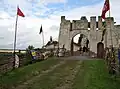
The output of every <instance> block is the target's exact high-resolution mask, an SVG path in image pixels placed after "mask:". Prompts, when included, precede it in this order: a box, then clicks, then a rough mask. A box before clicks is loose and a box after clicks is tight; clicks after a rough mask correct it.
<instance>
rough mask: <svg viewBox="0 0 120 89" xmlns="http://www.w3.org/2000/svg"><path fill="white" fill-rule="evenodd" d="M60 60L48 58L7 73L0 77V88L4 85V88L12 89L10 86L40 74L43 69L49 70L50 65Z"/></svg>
mask: <svg viewBox="0 0 120 89" xmlns="http://www.w3.org/2000/svg"><path fill="white" fill-rule="evenodd" d="M59 62H60V61H59V60H56V59H48V60H45V61H41V62H38V63H35V64H31V65H28V66H25V67H21V68H18V69H15V70H13V71H12V72H9V73H7V74H6V75H4V76H1V77H0V89H1V87H3V89H7V88H8V89H10V87H12V86H16V85H18V84H20V83H22V82H24V81H26V80H27V79H30V78H32V77H34V76H36V75H39V74H40V72H41V71H43V70H47V69H49V67H50V66H53V65H55V64H57V63H59Z"/></svg>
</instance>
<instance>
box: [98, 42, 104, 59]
mask: <svg viewBox="0 0 120 89" xmlns="http://www.w3.org/2000/svg"><path fill="white" fill-rule="evenodd" d="M97 57H98V58H104V44H103V43H102V42H99V43H98V44H97Z"/></svg>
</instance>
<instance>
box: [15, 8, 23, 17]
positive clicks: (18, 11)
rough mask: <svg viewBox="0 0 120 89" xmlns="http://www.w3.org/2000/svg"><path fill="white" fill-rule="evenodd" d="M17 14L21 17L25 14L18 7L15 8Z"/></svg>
mask: <svg viewBox="0 0 120 89" xmlns="http://www.w3.org/2000/svg"><path fill="white" fill-rule="evenodd" d="M17 15H19V16H21V17H25V15H24V14H23V12H22V11H21V10H20V9H19V7H18V8H17Z"/></svg>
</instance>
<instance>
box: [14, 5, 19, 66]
mask: <svg viewBox="0 0 120 89" xmlns="http://www.w3.org/2000/svg"><path fill="white" fill-rule="evenodd" d="M17 8H18V6H17ZM17 22H18V15H16V23H15V38H14V66H15V50H16V36H17Z"/></svg>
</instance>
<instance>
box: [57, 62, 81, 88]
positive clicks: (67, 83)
mask: <svg viewBox="0 0 120 89" xmlns="http://www.w3.org/2000/svg"><path fill="white" fill-rule="evenodd" d="M81 63H82V61H78V63H77V64H76V67H75V68H74V69H73V70H72V71H71V73H70V74H69V75H68V76H66V77H65V78H64V79H63V80H64V82H63V83H61V84H60V85H59V86H57V87H56V88H55V89H71V86H72V83H73V80H74V78H75V76H76V74H77V72H78V71H79V69H80V66H81Z"/></svg>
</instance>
